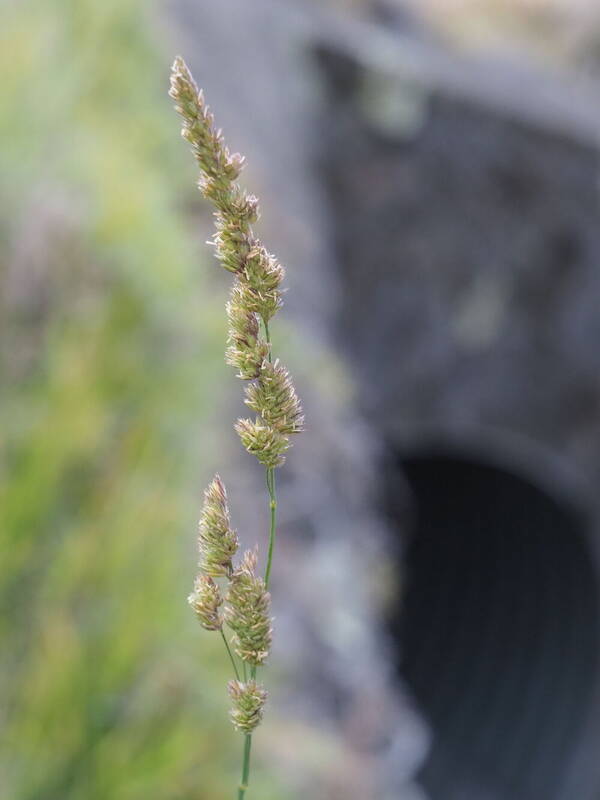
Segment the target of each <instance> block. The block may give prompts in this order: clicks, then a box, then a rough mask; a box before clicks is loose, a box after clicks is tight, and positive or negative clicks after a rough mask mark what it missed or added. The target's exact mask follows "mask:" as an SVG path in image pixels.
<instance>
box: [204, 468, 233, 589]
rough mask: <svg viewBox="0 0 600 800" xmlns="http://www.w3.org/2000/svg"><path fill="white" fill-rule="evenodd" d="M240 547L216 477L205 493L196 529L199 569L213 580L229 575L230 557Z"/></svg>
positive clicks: (221, 486)
mask: <svg viewBox="0 0 600 800" xmlns="http://www.w3.org/2000/svg"><path fill="white" fill-rule="evenodd" d="M238 546H239V541H238V537H237V534H236V532H235V531H234V530H232V528H231V524H230V520H229V508H228V507H227V494H226V491H225V486H224V484H223V482H222V481H221V479H220V478H219V476H218V475H216V476H215V478H214V480H213V481H212V483H211V484H210V485H209V487H208V489H207V490H206V491H205V493H204V505H203V507H202V514H201V516H200V523H199V526H198V549H199V551H200V568H201V570H202V571H203V572H204V573H205V574H206V575H210V576H212V577H215V578H217V577H220V576H225V577H228V576H229V575H231V573H232V570H233V567H232V558H233V556H234V555H235V554H236V552H237V549H238Z"/></svg>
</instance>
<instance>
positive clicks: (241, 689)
mask: <svg viewBox="0 0 600 800" xmlns="http://www.w3.org/2000/svg"><path fill="white" fill-rule="evenodd" d="M227 688H228V690H229V696H230V697H231V700H232V702H233V708H232V710H231V711H230V712H229V716H230V718H231V721H232V722H233V724H234V726H235V727H236V728H237V729H238V730H239V731H241V732H242V733H252V731H253V730H254V729H255V728H256V726H257V725H258V724H259V723H260V721H261V719H262V716H263V709H264V706H265V703H266V701H267V692H266V691H265V690H264V689H263V687H262V686H260V685H259V684H257V683H256V681H255V680H249V681H248V682H247V683H242V681H230V682H229V685H228V687H227Z"/></svg>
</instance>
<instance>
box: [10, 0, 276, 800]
mask: <svg viewBox="0 0 600 800" xmlns="http://www.w3.org/2000/svg"><path fill="white" fill-rule="evenodd" d="M1 13H2V25H1V31H0V39H1V41H0V65H1V71H2V75H3V86H2V92H3V102H2V104H1V106H0V170H1V172H2V175H3V181H2V184H1V186H0V201H1V208H2V211H1V213H0V248H1V253H2V257H1V262H0V400H1V404H0V415H1V430H2V439H1V441H0V541H1V549H2V558H1V564H0V600H1V604H2V609H1V615H0V626H1V634H2V648H1V651H0V725H1V728H2V734H1V750H0V787H1V788H0V795H1V797H2V798H6V799H7V800H8V799H9V798H10V800H105V799H108V798H111V800H116V799H118V800H138V798H139V800H142V798H143V800H147V799H148V798H152V800H163V799H164V800H167V799H169V800H170V799H171V798H173V800H174V799H175V798H180V799H181V800H183V799H184V798H189V799H190V800H191V798H194V799H198V800H200V799H202V800H204V798H206V799H207V800H208V799H209V798H210V800H220V798H232V797H233V796H234V786H235V782H236V781H237V779H238V771H239V764H240V750H241V746H242V740H241V737H240V736H239V735H238V734H236V733H235V732H234V731H233V730H232V728H231V727H230V725H229V723H228V721H227V715H226V711H227V707H228V702H227V697H226V691H225V678H226V673H225V674H224V673H223V669H226V667H225V664H226V662H225V660H224V657H223V654H222V652H221V646H222V644H220V643H219V641H218V639H217V637H211V636H210V635H209V634H205V633H204V632H203V631H201V630H200V628H199V627H198V626H197V625H196V622H195V620H194V619H193V617H192V615H191V613H190V612H189V611H188V609H187V606H186V603H185V595H186V593H187V590H188V588H189V585H190V583H191V579H192V575H193V572H194V567H195V564H194V563H193V562H194V552H193V549H192V547H193V544H192V543H193V540H194V528H195V517H196V515H197V512H198V507H197V506H198V504H199V492H198V487H199V485H200V477H202V478H204V477H205V476H206V475H207V474H208V470H209V469H210V467H211V464H210V463H209V462H210V461H212V460H213V459H214V457H215V456H216V455H217V453H216V446H215V444H214V440H213V439H212V438H211V436H210V435H209V434H208V432H207V429H208V428H209V427H210V426H209V421H210V420H211V415H212V413H213V409H214V406H215V403H216V401H217V398H218V395H219V392H220V391H221V384H220V382H221V381H222V380H223V379H224V378H226V377H227V376H228V373H227V371H226V370H225V368H224V366H223V359H222V350H223V342H224V320H223V316H224V315H223V307H222V304H221V300H220V296H219V298H217V300H216V301H215V298H214V294H213V295H211V286H210V278H207V277H206V273H208V274H210V272H211V269H210V268H211V267H212V264H210V262H208V260H207V259H206V258H205V256H204V255H203V256H202V258H204V259H205V262H206V263H201V264H199V263H198V254H199V253H200V252H202V253H203V252H204V248H203V247H202V246H201V245H200V243H199V242H197V241H196V235H195V234H194V233H193V226H194V221H193V220H194V216H195V214H196V213H197V212H198V208H199V203H198V201H197V200H196V199H194V198H195V195H194V186H193V184H194V178H195V174H194V165H193V162H192V159H191V157H190V156H189V154H188V153H187V152H186V147H185V146H184V144H183V143H182V141H181V140H180V138H179V133H178V129H179V122H178V120H177V118H176V116H175V114H174V112H173V111H172V110H171V108H170V106H171V104H170V101H169V99H168V98H167V96H166V91H167V84H168V70H169V65H170V60H171V57H172V55H173V54H172V53H170V52H169V43H168V41H166V42H165V41H160V36H159V33H158V31H159V30H160V26H159V24H158V22H157V20H156V19H155V18H154V17H153V15H154V14H156V9H154V8H153V7H152V4H147V3H143V2H142V0H118V2H115V0H104V1H103V2H101V3H99V2H96V0H55V1H54V2H48V0H39V1H38V2H35V0H33V1H29V0H28V1H27V2H23V1H20V2H19V1H18V0H17V1H16V2H6V3H4V4H3V8H2V12H1ZM190 212H193V213H190ZM219 292H220V290H217V293H219ZM211 296H212V299H211ZM213 421H214V420H213ZM253 784H254V795H255V796H256V797H260V798H261V800H269V798H275V797H278V798H281V797H282V794H281V792H280V791H278V790H277V787H274V786H272V785H271V783H268V782H267V779H266V778H265V777H264V775H262V774H261V770H260V767H259V768H258V769H257V770H256V771H255V772H254V775H253Z"/></svg>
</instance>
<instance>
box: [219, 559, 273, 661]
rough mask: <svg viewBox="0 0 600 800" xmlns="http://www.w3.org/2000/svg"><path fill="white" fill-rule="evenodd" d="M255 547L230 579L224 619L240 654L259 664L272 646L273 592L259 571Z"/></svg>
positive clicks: (246, 659)
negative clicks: (257, 572)
mask: <svg viewBox="0 0 600 800" xmlns="http://www.w3.org/2000/svg"><path fill="white" fill-rule="evenodd" d="M256 561H257V557H256V551H252V550H247V551H246V553H245V554H244V557H243V559H242V562H241V564H240V565H239V567H238V568H237V569H236V570H235V571H234V573H233V575H232V576H231V580H230V582H229V591H228V593H227V602H226V605H225V620H226V621H227V624H228V625H229V627H230V628H231V630H232V631H233V632H234V634H235V636H234V639H233V646H234V649H235V652H236V653H237V654H238V656H239V657H240V658H241V659H242V660H243V661H245V662H247V663H248V664H251V665H252V666H256V667H259V666H261V665H262V664H264V663H265V661H266V659H267V656H268V655H269V651H270V649H271V639H272V635H273V629H272V627H271V622H272V620H271V617H270V613H269V612H270V608H271V596H270V595H269V593H268V592H267V590H266V587H265V582H264V580H263V579H262V578H260V577H259V576H257V575H256Z"/></svg>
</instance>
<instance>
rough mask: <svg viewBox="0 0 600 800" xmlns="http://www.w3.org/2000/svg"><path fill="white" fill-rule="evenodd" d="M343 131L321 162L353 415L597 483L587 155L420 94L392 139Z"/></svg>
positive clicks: (369, 131) (598, 253)
mask: <svg viewBox="0 0 600 800" xmlns="http://www.w3.org/2000/svg"><path fill="white" fill-rule="evenodd" d="M342 107H343V109H344V112H345V113H344V114H342V113H338V112H337V110H335V109H334V111H333V113H332V115H331V118H330V121H331V124H332V125H335V120H336V118H340V117H345V119H346V120H347V119H348V108H349V106H348V100H347V99H346V100H344V101H343V106H342ZM355 109H356V107H355ZM352 121H353V124H352V125H351V124H348V123H346V124H345V126H344V130H343V132H341V133H340V134H339V136H338V138H337V141H336V144H335V146H332V147H331V148H330V149H329V150H328V152H327V159H326V160H327V164H328V165H329V168H330V187H331V208H332V209H333V210H334V212H335V214H336V219H337V224H336V231H337V242H338V259H337V261H338V263H339V264H341V265H343V267H342V268H343V278H344V279H343V281H340V285H341V286H342V287H343V291H344V298H343V301H342V303H341V308H343V309H344V320H343V334H344V335H343V339H344V341H345V342H347V346H348V350H349V351H351V352H352V354H353V357H354V358H355V362H356V366H357V368H358V369H360V370H361V371H362V373H363V385H366V386H369V387H374V388H373V389H372V390H370V391H369V393H368V394H367V393H365V394H364V396H363V403H364V405H365V408H366V410H367V413H368V415H369V416H373V417H374V418H375V419H377V420H378V421H379V422H380V423H382V424H383V425H384V427H385V429H386V430H387V431H389V432H390V433H393V432H399V431H401V429H402V428H408V427H410V426H414V425H423V424H428V425H429V424H431V425H441V426H443V427H447V428H448V429H449V430H452V429H455V428H460V427H461V426H464V425H473V426H475V425H481V426H489V427H490V428H494V429H501V430H505V431H506V432H509V433H510V432H512V433H514V434H523V435H525V436H527V437H530V438H532V439H534V440H537V441H538V442H540V443H543V444H545V445H547V446H548V447H550V448H552V449H554V450H556V451H557V452H560V453H561V454H562V455H563V456H564V457H566V458H567V459H568V460H571V461H572V462H573V464H577V465H578V466H580V467H581V469H582V471H583V472H585V473H586V474H587V475H588V477H589V478H590V479H596V478H597V477H598V476H599V469H600V448H599V447H598V443H599V441H600V404H599V402H598V401H599V389H600V381H599V377H598V376H599V374H600V373H599V368H600V353H599V352H598V348H597V346H596V342H597V341H598V336H599V334H600V315H599V314H598V312H597V298H598V297H599V296H600V270H599V269H598V261H599V258H600V227H599V226H598V207H599V204H598V188H597V179H598V153H597V151H596V149H594V148H592V147H589V146H586V145H581V144H578V143H576V142H569V141H566V140H565V139H564V138H560V137H558V136H554V135H553V134H552V133H551V132H547V131H539V130H532V129H531V128H530V127H529V126H527V125H525V124H522V123H519V121H514V120H510V119H507V118H503V117H501V116H499V115H497V114H495V113H489V112H488V111H486V109H485V108H478V107H475V106H473V105H469V104H468V103H467V102H465V101H457V100H452V99H450V98H448V97H444V96H439V95H437V94H436V93H435V92H434V93H432V95H431V96H428V97H423V99H422V119H421V123H420V125H419V126H418V127H417V128H416V129H415V128H413V129H412V130H410V131H407V132H406V131H402V130H401V129H400V130H399V131H397V132H396V134H397V135H396V136H394V135H393V134H392V132H390V131H389V130H388V131H386V132H385V135H382V133H381V132H380V131H378V130H377V129H376V128H375V127H374V126H373V124H372V121H370V120H368V119H366V118H365V117H364V115H362V114H361V112H360V110H358V109H356V114H355V116H354V117H352ZM336 158H337V160H336ZM349 163H352V169H351V170H349V169H348V168H347V165H348V164H349ZM359 309H360V313H361V315H362V317H363V318H366V319H368V320H369V321H370V322H369V325H368V326H362V325H356V324H355V320H356V314H357V311H358V310H359ZM382 376H385V377H384V379H383V380H382Z"/></svg>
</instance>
